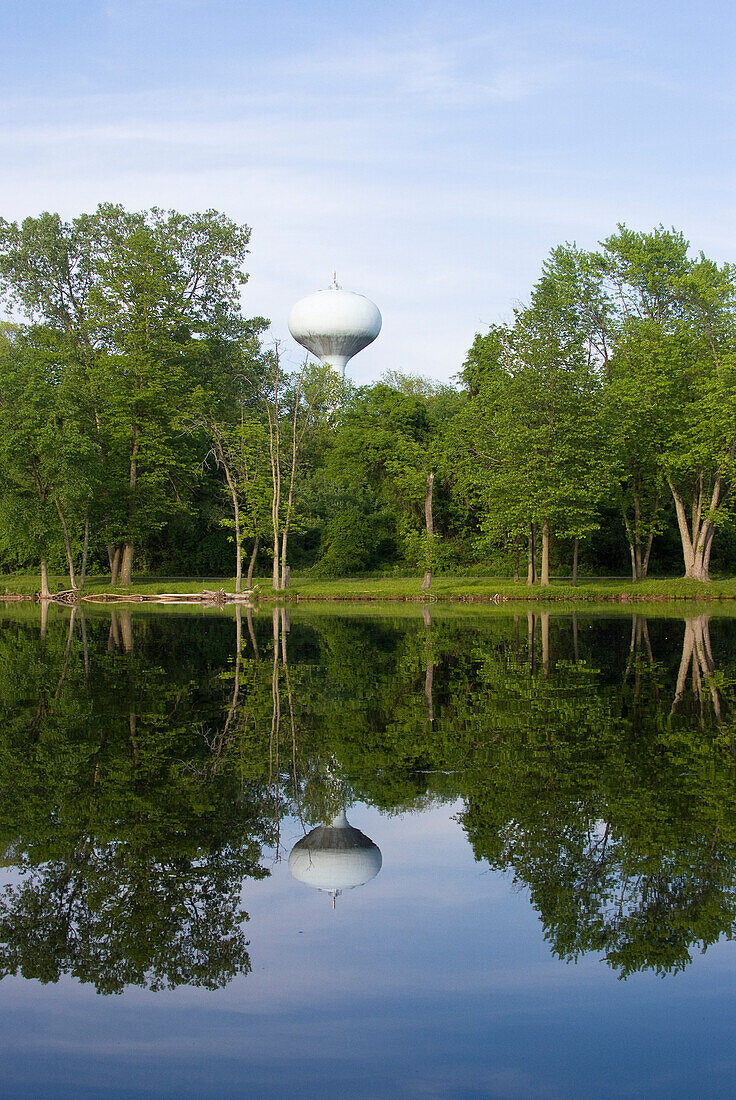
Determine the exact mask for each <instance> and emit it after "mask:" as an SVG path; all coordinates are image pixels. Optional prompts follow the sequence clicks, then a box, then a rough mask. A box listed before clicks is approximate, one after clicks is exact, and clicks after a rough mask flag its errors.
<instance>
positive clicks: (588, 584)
mask: <svg viewBox="0 0 736 1100" xmlns="http://www.w3.org/2000/svg"><path fill="white" fill-rule="evenodd" d="M257 583H258V596H259V598H261V599H285V600H289V601H301V600H335V601H343V600H345V601H356V600H358V601H360V600H399V601H404V600H412V601H413V600H416V601H424V602H433V601H435V600H457V601H471V602H476V601H478V602H484V601H489V600H495V601H497V602H512V601H513V602H516V601H523V602H527V601H529V600H532V601H540V600H544V601H545V602H548V601H551V602H564V603H578V602H598V601H616V602H621V603H628V602H639V601H646V602H651V601H661V600H706V601H712V600H736V578H729V579H726V580H715V581H712V582H711V583H710V584H707V585H704V584H699V583H698V582H697V581H687V580H683V579H681V578H680V579H672V578H669V579H663V580H647V581H641V582H639V583H638V584H634V583H632V582H631V581H630V580H624V579H604V580H599V579H597V580H584V581H582V582H581V583H579V584H578V585H577V586H576V587H575V588H573V587H572V585H571V584H570V582H569V580H553V583H552V584H550V585H549V587H546V588H542V587H541V586H540V585H532V586H530V587H528V586H527V585H526V584H523V583H521V584H514V582H513V581H510V580H508V579H507V578H504V577H481V576H478V577H466V576H462V577H457V576H455V577H453V576H449V575H440V576H437V577H435V578H434V580H433V582H432V589H431V592H430V593H428V594H427V593H423V592H422V591H421V589H420V578H419V577H378V578H375V577H372V578H369V579H362V578H360V577H353V578H342V579H340V580H318V579H316V578H313V577H310V576H298V575H297V576H295V577H293V579H292V583H291V585H290V587H289V588H288V589H287V590H286V592H278V593H275V592H274V590H273V589H272V588H271V585H270V581H269V580H267V579H265V578H259V580H258V582H257ZM49 586H50V588H51V590H52V592H54V591H61V590H63V589H64V588H66V587H67V586H68V581H67V579H66V578H65V577H63V576H61V575H59V576H53V577H51V578H49ZM38 588H39V581H38V576H36V575H33V574H13V575H8V576H5V577H3V578H2V579H0V594H2V593H3V591H4V592H5V594H6V595H10V596H12V595H32V594H33V593H35V592H37V591H38ZM221 588H224V589H225V591H226V592H233V591H234V588H235V582H234V581H233V579H232V578H231V577H187V578H184V577H177V578H167V577H146V576H137V577H134V580H133V584H132V586H131V588H130V589H126V588H122V587H121V586H119V585H118V586H116V587H115V588H111V587H110V583H109V577H104V576H102V577H91V578H89V579H88V581H87V584H86V585H85V588H84V592H85V594H89V595H91V594H93V593H105V592H118V593H121V594H125V593H127V592H131V593H142V594H146V595H156V594H159V593H163V592H181V593H185V592H202V591H204V590H209V591H216V590H218V589H221Z"/></svg>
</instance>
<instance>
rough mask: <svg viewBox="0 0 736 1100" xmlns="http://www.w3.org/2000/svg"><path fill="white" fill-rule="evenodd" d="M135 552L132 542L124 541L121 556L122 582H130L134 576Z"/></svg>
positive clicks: (120, 581)
mask: <svg viewBox="0 0 736 1100" xmlns="http://www.w3.org/2000/svg"><path fill="white" fill-rule="evenodd" d="M133 552H134V545H133V543H132V542H124V543H123V552H122V555H121V558H120V580H119V583H120V584H130V583H131V581H132V578H133Z"/></svg>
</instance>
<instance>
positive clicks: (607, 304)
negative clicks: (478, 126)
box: [0, 205, 736, 590]
mask: <svg viewBox="0 0 736 1100" xmlns="http://www.w3.org/2000/svg"><path fill="white" fill-rule="evenodd" d="M249 237H250V230H249V229H248V227H247V226H239V225H236V224H235V223H233V222H231V221H230V220H229V219H228V218H226V217H224V216H223V215H222V214H218V213H217V212H215V211H207V212H206V213H204V214H193V215H182V214H178V213H176V212H174V211H168V212H164V211H161V210H158V209H152V210H150V211H144V212H137V213H130V212H128V211H126V210H124V209H123V208H122V207H121V206H114V205H103V206H100V207H98V209H97V210H96V211H95V213H93V214H89V215H86V214H85V215H81V216H80V217H79V218H76V219H74V220H73V221H71V222H63V221H62V220H61V219H60V218H59V216H58V215H55V214H42V215H41V216H40V217H38V218H28V219H26V220H25V221H24V222H23V223H22V224H20V225H18V224H15V223H8V222H4V221H1V220H0V287H1V288H2V292H3V294H4V296H5V299H6V300H7V302H8V303H9V305H10V309H11V317H12V318H13V319H12V321H9V322H8V323H6V324H5V325H4V326H3V328H2V332H1V333H0V378H1V381H2V385H1V386H0V468H1V469H2V482H1V483H0V569H2V570H3V571H4V572H6V573H7V572H11V571H14V570H19V569H22V570H25V569H36V568H38V567H39V565H40V570H41V587H42V590H46V589H47V575H48V569H49V568H54V569H57V570H58V569H60V568H62V567H63V568H65V569H66V571H67V572H68V574H69V584H70V586H71V587H77V586H78V585H79V584H83V583H84V580H85V577H86V575H87V574H88V572H90V571H94V572H97V573H99V572H103V573H106V572H108V571H109V573H110V574H111V576H112V579H113V581H117V582H119V583H122V584H129V583H130V582H131V577H132V572H133V569H134V567H135V568H136V569H139V570H142V571H146V572H154V573H159V574H172V573H173V574H185V575H192V574H194V575H200V576H206V575H210V576H218V575H228V574H229V575H232V574H233V573H236V583H237V587H238V589H240V587H241V586H242V585H243V584H246V585H250V584H251V583H252V580H253V575H254V571H255V570H256V569H258V570H259V571H263V570H268V571H269V572H270V573H271V578H272V583H273V586H274V588H283V587H285V586H286V585H287V584H288V580H289V568H290V566H291V565H294V566H295V567H298V568H300V569H306V568H309V569H312V570H313V571H314V572H315V573H317V574H320V575H322V576H341V575H352V574H356V573H361V572H368V571H372V572H392V571H395V572H402V571H407V570H421V571H423V572H424V575H425V580H424V584H425V586H428V585H429V584H430V583H431V575H432V572H433V571H435V570H475V569H477V570H479V571H483V572H506V571H508V572H511V571H513V573H514V576H515V577H516V578H517V579H520V578H521V577H522V576H523V575H524V574H525V576H526V579H527V581H528V582H529V583H534V582H537V581H539V582H541V583H542V584H548V583H549V578H550V571H551V570H557V571H561V572H565V573H568V574H569V573H570V572H572V574H573V578H575V577H576V575H577V571H578V563H580V568H582V569H584V570H585V571H587V572H604V573H619V574H620V573H623V572H625V571H627V570H630V571H631V575H632V577H633V578H634V579H642V578H644V577H646V576H647V573H648V572H649V571H650V569H652V568H654V567H656V568H657V569H658V570H659V571H661V572H674V571H677V570H681V569H682V567H683V564H684V571H685V575H686V576H688V577H692V578H695V579H697V580H707V579H708V577H709V574H710V569H711V564H713V565H714V566H715V567H716V568H719V569H720V570H721V571H724V572H732V571H733V560H734V554H735V553H736V540H735V539H734V536H733V534H732V532H731V529H730V526H729V524H730V517H731V509H730V505H731V489H732V484H733V475H734V456H735V454H736V400H735V398H736V373H735V371H734V364H735V362H736V359H735V356H734V352H735V350H736V279H735V273H734V269H733V268H732V267H731V266H730V265H728V264H726V265H723V266H719V265H717V264H715V263H714V262H713V261H711V260H709V259H707V258H706V257H705V256H704V255H702V254H700V255H699V256H698V257H696V258H692V257H691V256H690V254H689V245H688V242H687V241H686V240H685V238H684V237H683V236H682V234H681V233H678V232H675V231H667V230H664V229H662V228H661V227H660V228H658V229H655V230H654V231H653V232H652V233H635V232H633V231H631V230H628V229H626V228H625V227H619V230H618V232H617V233H616V234H614V235H613V236H611V237H610V238H609V239H608V240H606V241H605V242H603V243H602V245H601V247H600V248H599V250H597V251H594V252H585V251H582V250H580V249H578V248H576V247H575V246H571V245H564V246H561V247H559V248H556V249H554V250H553V252H552V253H551V255H550V257H549V259H548V260H547V262H546V263H545V265H544V267H543V270H542V274H541V277H540V279H539V281H538V282H537V284H536V285H535V287H534V288H533V290H532V293H531V296H530V301H529V304H528V306H526V307H523V308H519V309H517V310H516V311H515V314H514V319H513V322H512V323H509V324H506V325H495V326H492V327H491V328H490V329H489V330H488V331H487V332H485V333H484V334H482V335H478V336H476V338H475V340H474V342H473V344H472V347H471V348H470V351H469V353H468V357H467V359H466V361H465V363H464V364H463V365H462V368H461V371H460V374H459V375H458V383H459V384H458V386H457V387H454V386H446V385H440V384H437V383H434V382H432V381H430V380H427V379H425V378H423V377H422V376H421V364H411V365H410V367H411V368H412V373H400V372H398V371H396V372H393V371H392V372H389V373H388V374H386V375H385V376H384V378H383V379H382V381H381V382H379V383H377V384H375V385H372V386H368V387H363V388H355V387H353V386H351V385H350V384H349V383H345V382H343V381H342V380H340V379H339V377H337V375H336V374H335V373H334V372H332V371H330V370H329V369H324V368H322V367H318V366H314V365H309V364H305V365H304V366H303V367H302V368H301V369H300V370H299V371H296V372H293V373H288V372H286V371H285V370H284V368H283V357H282V356H281V355H280V351H279V348H278V346H277V345H275V344H273V343H269V342H268V335H267V322H266V321H265V320H263V319H262V318H246V317H245V316H244V315H243V312H242V306H241V288H242V285H243V284H244V283H245V282H246V279H247V276H246V275H245V274H244V273H243V265H244V262H245V259H246V255H247V251H248V242H249ZM458 366H460V365H459V364H458ZM417 367H418V368H419V371H418V372H417V371H416V370H415V369H414V368H417ZM522 559H524V566H523V568H522Z"/></svg>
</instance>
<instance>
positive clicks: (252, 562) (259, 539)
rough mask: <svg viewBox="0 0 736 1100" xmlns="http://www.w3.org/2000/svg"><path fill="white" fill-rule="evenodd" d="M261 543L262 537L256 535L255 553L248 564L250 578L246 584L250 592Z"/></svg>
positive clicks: (248, 577)
mask: <svg viewBox="0 0 736 1100" xmlns="http://www.w3.org/2000/svg"><path fill="white" fill-rule="evenodd" d="M260 541H261V536H260V535H256V537H255V542H254V543H253V552H252V554H251V556H250V561H249V562H248V576H247V578H246V581H245V584H246V588H247V589H248V591H249V592H250V590H251V589H252V588H253V570H254V569H255V567H256V558H257V556H258V544H259V543H260Z"/></svg>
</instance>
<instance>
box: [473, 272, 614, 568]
mask: <svg viewBox="0 0 736 1100" xmlns="http://www.w3.org/2000/svg"><path fill="white" fill-rule="evenodd" d="M568 258H569V257H568V254H567V253H565V252H564V251H563V252H560V251H554V252H553V253H552V254H551V256H550V258H549V260H548V261H547V263H546V265H545V269H544V272H543V275H542V278H541V279H540V280H539V282H538V283H537V285H536V286H535V288H534V292H533V294H532V300H531V304H530V306H529V307H528V308H527V309H523V310H519V311H517V314H516V317H515V321H514V324H513V326H511V327H504V326H497V327H495V328H493V329H492V330H491V331H490V332H489V333H488V334H487V335H486V336H484V337H480V336H479V337H476V341H475V343H474V345H473V348H472V350H471V353H470V356H469V359H468V362H467V363H466V367H465V372H464V379H465V381H466V384H468V385H469V386H470V387H471V391H472V392H471V396H470V400H469V401H468V404H467V406H466V408H465V410H464V412H463V414H462V417H461V419H460V421H459V423H458V428H459V429H460V431H461V434H462V438H463V442H464V451H465V454H464V461H463V465H464V467H465V474H464V478H465V481H466V483H467V482H470V483H472V484H473V485H474V491H475V493H476V494H478V495H479V496H480V498H481V500H482V503H483V512H484V514H483V518H482V524H483V527H484V529H485V531H486V532H488V533H490V534H491V535H492V536H495V537H499V536H502V535H504V534H505V535H507V536H510V537H511V539H512V540H513V541H514V542H515V543H516V545H517V546H518V541H519V540H520V538H521V537H522V533H523V532H524V531H526V532H528V542H529V576H528V580H529V583H531V582H532V581H533V580H534V579H535V570H536V566H535V541H536V533H537V531H538V530H539V531H541V535H542V569H541V578H540V580H541V583H542V585H548V584H549V552H550V538H551V535H552V532H555V533H556V534H558V535H562V536H567V537H570V538H573V539H575V540H576V544H577V540H578V539H580V538H583V537H585V535H587V534H589V533H590V532H591V531H593V530H595V528H596V527H597V525H598V517H597V506H598V503H599V501H600V500H601V498H602V496H603V495H604V494H605V493H606V491H607V489H608V485H609V482H610V473H609V469H610V458H609V455H608V453H607V448H606V446H605V438H606V433H605V431H604V430H603V422H602V408H601V402H600V392H601V381H600V374H599V369H598V360H597V356H596V354H595V349H594V345H593V340H592V336H591V333H590V332H589V330H588V328H587V326H586V324H585V323H584V318H583V317H582V315H581V312H580V310H579V309H578V306H577V284H576V279H575V271H574V269H571V266H570V265H569V263H568ZM461 476H463V475H461Z"/></svg>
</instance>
